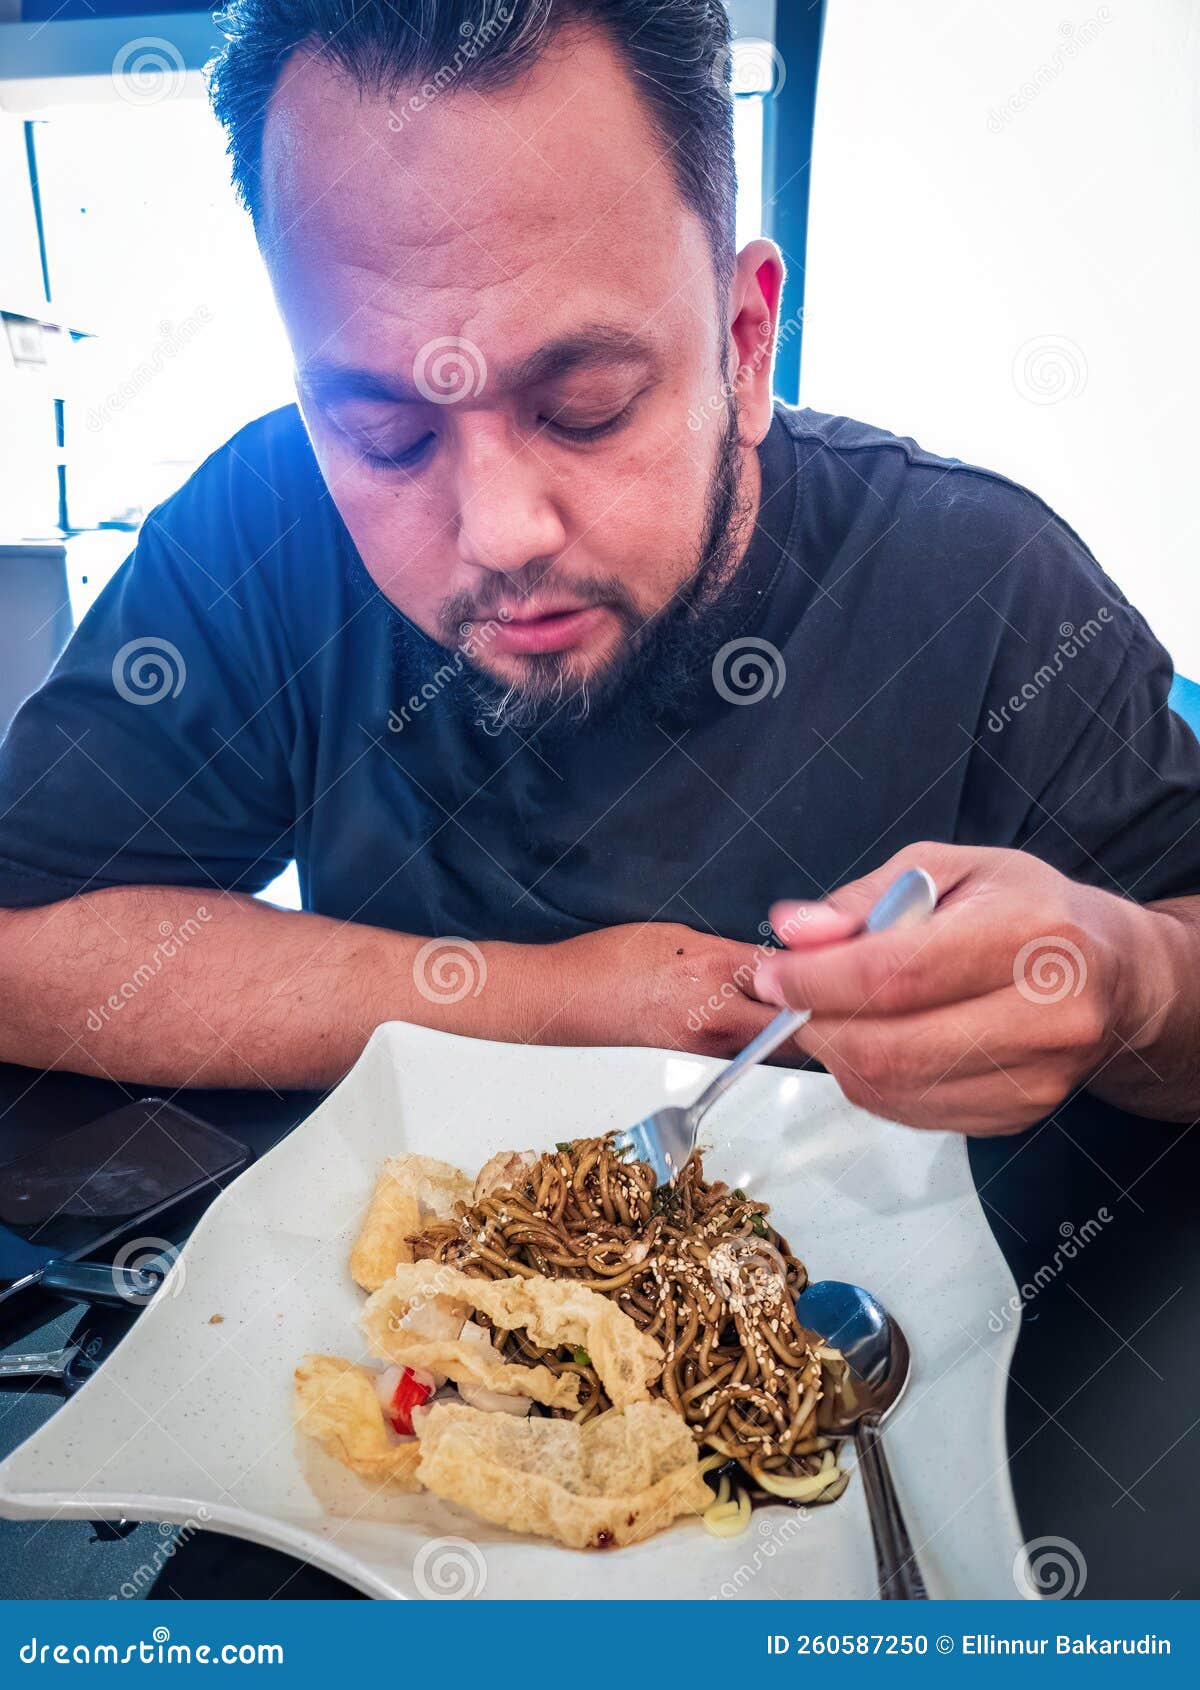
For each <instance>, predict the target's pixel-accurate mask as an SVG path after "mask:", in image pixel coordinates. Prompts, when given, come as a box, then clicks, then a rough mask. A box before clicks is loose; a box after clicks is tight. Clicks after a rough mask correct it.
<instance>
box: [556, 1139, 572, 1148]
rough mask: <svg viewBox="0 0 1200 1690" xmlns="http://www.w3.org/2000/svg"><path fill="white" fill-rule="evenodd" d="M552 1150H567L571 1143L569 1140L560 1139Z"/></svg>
mask: <svg viewBox="0 0 1200 1690" xmlns="http://www.w3.org/2000/svg"><path fill="white" fill-rule="evenodd" d="M554 1148H555V1149H556V1150H569V1149H570V1148H571V1141H570V1139H569V1138H560V1139H559V1141H558V1143H557V1144H556V1145H555V1146H554Z"/></svg>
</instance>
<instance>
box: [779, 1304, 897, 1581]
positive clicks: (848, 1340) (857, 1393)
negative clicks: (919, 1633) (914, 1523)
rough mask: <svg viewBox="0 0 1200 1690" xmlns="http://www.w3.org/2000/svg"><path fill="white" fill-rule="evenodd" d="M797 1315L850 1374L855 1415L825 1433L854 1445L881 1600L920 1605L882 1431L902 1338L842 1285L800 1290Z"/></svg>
mask: <svg viewBox="0 0 1200 1690" xmlns="http://www.w3.org/2000/svg"><path fill="white" fill-rule="evenodd" d="M796 1314H797V1316H798V1317H799V1319H800V1322H801V1324H802V1325H803V1326H807V1327H808V1329H809V1330H810V1331H811V1332H816V1333H819V1334H820V1336H821V1337H822V1338H824V1340H825V1342H826V1343H827V1344H830V1345H832V1347H833V1348H834V1349H836V1350H840V1351H841V1352H842V1354H843V1355H844V1356H845V1358H846V1360H847V1362H848V1363H849V1365H850V1372H851V1374H852V1375H853V1381H852V1382H853V1387H854V1397H855V1402H854V1408H853V1411H852V1412H851V1413H849V1414H847V1415H845V1416H844V1417H843V1418H842V1419H841V1420H840V1421H839V1422H838V1423H836V1424H835V1425H834V1426H832V1427H830V1428H829V1430H830V1431H831V1432H832V1433H833V1435H834V1436H845V1437H850V1438H853V1439H854V1448H855V1451H856V1453H857V1455H858V1469H859V1472H860V1473H861V1474H862V1481H863V1490H864V1492H865V1493H866V1498H867V1509H868V1511H869V1513H870V1516H871V1531H872V1534H873V1536H874V1539H875V1566H876V1570H877V1572H878V1575H879V1594H880V1596H881V1597H883V1598H884V1599H888V1600H912V1599H916V1600H925V1599H926V1598H927V1596H928V1592H927V1591H926V1589H925V1581H924V1579H923V1578H922V1577H921V1569H920V1567H919V1566H918V1564H917V1556H916V1551H915V1550H914V1549H913V1546H912V1540H911V1539H910V1537H909V1535H908V1529H907V1527H906V1526H905V1523H904V1514H903V1512H902V1510H901V1507H900V1499H899V1497H898V1496H897V1495H896V1487H895V1485H894V1484H893V1483H892V1475H891V1471H890V1469H889V1468H888V1464H887V1458H886V1457H885V1455H884V1453H883V1433H882V1431H881V1429H880V1428H881V1425H882V1422H883V1420H884V1419H885V1418H886V1416H887V1415H888V1413H889V1412H890V1411H891V1410H892V1409H893V1408H894V1407H895V1406H896V1404H897V1402H898V1401H899V1400H900V1396H901V1393H902V1392H903V1390H904V1387H905V1385H906V1384H907V1383H908V1373H909V1349H908V1340H907V1339H906V1338H905V1336H904V1333H903V1332H902V1331H901V1330H900V1328H899V1326H898V1325H897V1324H896V1322H895V1321H894V1320H893V1319H892V1317H891V1315H890V1314H889V1313H888V1312H887V1310H886V1309H885V1308H884V1306H883V1304H882V1303H881V1302H880V1301H879V1300H878V1298H876V1297H873V1296H872V1295H871V1293H870V1292H869V1291H864V1290H863V1288H862V1286H861V1285H847V1284H845V1283H844V1281H842V1280H840V1279H821V1280H818V1281H817V1283H816V1284H815V1285H810V1286H809V1287H808V1289H807V1290H805V1291H802V1292H801V1293H800V1295H799V1296H798V1297H797V1298H796Z"/></svg>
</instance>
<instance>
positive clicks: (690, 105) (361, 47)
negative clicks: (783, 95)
mask: <svg viewBox="0 0 1200 1690" xmlns="http://www.w3.org/2000/svg"><path fill="white" fill-rule="evenodd" d="M217 21H218V22H219V24H220V25H221V27H222V29H223V31H224V33H225V35H226V37H227V43H226V45H225V47H224V49H223V50H222V51H221V53H220V54H219V55H218V56H217V58H216V59H214V61H213V62H212V64H211V65H210V66H209V85H210V90H211V94H212V101H213V107H214V109H215V111H216V113H217V116H218V117H219V118H220V120H221V122H222V123H223V124H224V126H225V129H226V131H227V132H228V135H229V155H230V158H231V160H232V173H233V182H234V187H235V188H236V189H237V193H238V197H239V198H240V199H241V201H242V203H243V204H244V205H245V206H246V207H247V209H248V210H249V212H250V215H251V217H252V218H253V219H254V222H255V226H256V228H261V215H262V205H261V202H260V184H261V170H260V163H261V155H262V138H263V127H264V123H265V119H266V111H267V103H268V101H269V100H270V97H271V93H272V91H273V89H274V87H275V84H276V81H277V79H278V76H279V73H280V69H281V67H282V65H283V62H284V60H285V59H286V58H287V56H288V54H289V53H291V52H292V51H293V50H294V49H295V48H297V47H300V46H302V45H304V46H309V47H312V48H314V49H316V50H317V51H319V52H321V53H322V54H324V55H326V56H327V57H328V59H329V60H330V61H331V62H332V63H334V64H336V65H337V66H338V67H339V69H341V70H342V71H344V72H345V74H346V75H347V76H348V77H349V78H350V80H351V82H352V83H353V84H354V86H355V87H357V88H358V89H359V90H360V91H362V92H364V93H370V94H374V95H377V96H382V97H384V98H388V99H390V98H392V97H393V96H395V95H396V94H397V92H398V91H399V90H400V89H401V88H403V87H405V86H407V87H410V88H415V89H417V90H424V92H425V95H426V96H427V97H428V95H429V91H430V89H431V88H432V89H434V90H436V92H437V94H441V93H442V92H446V91H450V92H453V90H454V89H455V88H465V87H474V88H478V89H481V90H487V89H497V88H501V87H504V86H505V85H506V84H510V83H512V82H514V81H515V80H516V79H517V78H519V77H520V76H521V75H522V74H523V73H524V72H525V71H526V70H528V69H529V67H530V66H531V65H532V64H533V62H534V61H535V60H536V58H537V57H538V55H539V54H540V53H541V52H542V50H543V49H544V48H545V47H546V46H547V45H548V43H549V42H550V40H551V38H552V37H553V36H554V35H555V34H556V33H557V32H558V31H559V30H560V29H562V28H563V27H565V26H568V25H574V26H576V27H584V28H589V27H590V28H594V29H598V30H603V31H604V32H605V33H606V34H607V36H608V38H609V40H610V41H611V42H612V43H613V44H614V46H615V48H616V49H617V51H618V53H619V54H620V56H621V58H622V60H623V62H624V64H625V66H626V68H627V69H628V71H629V74H630V76H631V78H632V80H633V83H634V86H635V87H636V89H637V90H638V92H639V94H640V95H641V98H642V102H643V106H644V109H645V111H646V114H647V116H648V118H649V119H650V122H651V125H652V127H653V129H654V131H655V133H656V134H657V136H658V138H659V139H660V140H661V142H662V144H663V147H664V150H665V151H666V153H667V154H669V157H670V163H671V168H672V170H673V172H674V176H675V181H676V184H677V186H678V188H679V193H680V196H681V197H682V199H683V201H684V204H685V205H687V206H688V207H689V208H690V209H691V210H692V211H693V212H695V213H696V215H697V216H698V217H699V218H700V219H701V221H702V222H703V224H704V226H705V228H706V229H707V231H708V234H709V238H710V241H711V244H712V251H713V261H714V266H715V269H716V273H717V281H718V286H719V287H722V288H723V287H724V286H725V285H726V284H727V283H728V281H729V280H730V278H731V277H732V274H733V260H734V252H735V246H734V194H735V178H734V164H733V107H732V101H731V98H730V93H729V73H730V44H729V19H728V15H727V13H726V11H725V6H724V4H723V3H722V0H228V4H227V6H226V9H225V10H224V11H223V12H222V13H221V14H220V15H219V17H218V20H217ZM435 97H436V96H435ZM499 144H502V141H501V142H499Z"/></svg>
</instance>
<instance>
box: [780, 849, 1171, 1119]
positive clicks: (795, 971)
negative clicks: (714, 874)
mask: <svg viewBox="0 0 1200 1690" xmlns="http://www.w3.org/2000/svg"><path fill="white" fill-rule="evenodd" d="M916 867H920V868H924V869H927V870H928V872H929V873H930V874H931V875H932V877H933V879H934V881H935V883H936V885H937V888H938V892H939V894H940V902H939V904H938V907H937V909H936V910H935V911H934V913H933V915H932V916H931V917H930V919H929V920H928V921H927V922H925V923H923V924H921V925H919V926H916V927H910V928H904V929H899V930H895V931H891V932H884V933H878V934H864V933H861V932H860V931H859V929H860V927H861V923H862V920H863V918H864V917H865V915H866V913H867V911H868V910H869V909H870V907H871V905H872V904H873V903H875V902H876V900H877V899H878V898H879V897H880V896H881V895H882V893H883V892H884V891H885V890H886V889H887V887H888V886H889V885H890V884H891V882H892V881H893V880H894V879H895V878H896V876H897V875H898V874H900V873H901V872H902V870H904V869H907V868H916ZM771 920H772V924H773V926H774V928H775V931H776V933H777V934H778V935H779V937H780V938H781V939H782V940H783V941H784V943H785V945H786V946H787V947H788V948H787V950H786V951H780V952H776V953H775V954H774V955H772V956H770V957H769V958H766V959H765V960H764V961H763V962H761V963H760V964H759V967H758V970H757V973H756V975H755V981H754V985H753V986H752V987H751V991H752V992H753V993H754V994H756V995H757V996H759V997H760V998H762V999H763V1000H764V1001H765V1002H767V1003H774V1004H784V1003H786V1004H789V1005H791V1006H792V1007H793V1008H796V1009H811V1010H812V1012H813V1013H812V1019H811V1020H810V1021H809V1022H808V1023H807V1025H806V1026H805V1027H803V1028H802V1029H801V1031H800V1033H799V1034H798V1035H797V1041H796V1042H797V1043H798V1045H799V1046H800V1047H801V1049H802V1050H804V1051H805V1052H807V1053H808V1054H809V1055H810V1056H814V1057H816V1058H817V1060H818V1061H820V1062H821V1063H823V1064H824V1066H825V1067H826V1068H827V1069H828V1070H829V1072H830V1073H831V1074H832V1075H833V1076H834V1078H835V1079H836V1080H837V1082H838V1084H839V1085H840V1086H841V1088H842V1091H843V1092H844V1093H845V1094H846V1096H847V1097H848V1098H849V1099H850V1101H851V1102H852V1103H856V1104H860V1105H861V1106H862V1107H863V1108H865V1109H869V1110H870V1111H871V1112H872V1114H876V1115H883V1116H886V1117H888V1118H890V1119H892V1120H895V1121H902V1122H904V1123H906V1124H907V1125H909V1126H914V1127H941V1128H951V1129H954V1130H957V1131H960V1132H966V1133H980V1134H983V1133H1010V1132H1017V1131H1019V1130H1020V1129H1021V1128H1022V1127H1026V1126H1028V1125H1030V1124H1031V1123H1032V1122H1034V1121H1040V1120H1041V1119H1043V1117H1044V1116H1046V1115H1048V1114H1049V1113H1050V1112H1051V1111H1052V1110H1053V1109H1054V1108H1055V1107H1056V1106H1057V1105H1058V1104H1059V1103H1060V1102H1061V1101H1062V1100H1063V1099H1064V1098H1065V1097H1066V1096H1067V1095H1068V1094H1069V1093H1070V1092H1071V1091H1073V1090H1074V1089H1075V1088H1076V1087H1077V1086H1079V1085H1081V1084H1084V1083H1085V1082H1088V1081H1089V1080H1091V1079H1092V1078H1093V1077H1096V1076H1098V1075H1100V1074H1102V1071H1103V1070H1104V1068H1105V1066H1106V1065H1107V1064H1109V1063H1110V1062H1113V1061H1115V1060H1123V1059H1124V1058H1125V1057H1126V1056H1127V1055H1128V1054H1129V1053H1131V1052H1136V1051H1138V1050H1140V1049H1144V1048H1148V1047H1149V1046H1150V1045H1151V1044H1152V1043H1153V1041H1154V1038H1155V1036H1156V1033H1157V1028H1158V1024H1159V1023H1160V1021H1161V1020H1162V1019H1163V1018H1164V1017H1165V1016H1166V1013H1167V1009H1168V1006H1169V1003H1170V1000H1171V998H1172V996H1173V988H1172V968H1171V948H1170V945H1169V943H1168V942H1167V937H1166V934H1165V930H1164V924H1167V925H1168V926H1169V925H1170V922H1171V917H1170V916H1167V915H1163V914H1159V913H1156V912H1155V911H1153V910H1151V909H1145V908H1142V907H1141V906H1139V905H1137V904H1134V903H1131V902H1130V901H1129V900H1128V899H1125V898H1121V897H1117V896H1114V895H1113V894H1111V893H1109V892H1102V891H1099V890H1097V889H1096V888H1094V887H1089V886H1084V885H1081V884H1079V883H1078V882H1076V881H1073V880H1068V879H1067V878H1066V877H1065V876H1064V875H1062V874H1059V873H1058V871H1057V870H1055V869H1053V868H1050V867H1049V866H1048V865H1047V864H1045V863H1043V862H1041V861H1039V860H1038V859H1037V858H1036V857H1032V856H1029V855H1028V854H1027V853H1025V852H1023V851H1015V850H990V849H983V848H979V849H976V848H973V847H965V846H954V845H939V844H919V845H912V846H910V847H907V848H906V849H905V850H903V851H901V852H899V853H898V854H897V855H896V856H895V857H893V858H892V859H891V861H890V862H888V863H885V864H884V865H883V867H882V868H880V869H878V870H876V871H875V872H874V873H873V874H870V875H867V876H866V877H865V878H864V879H862V880H857V881H854V882H852V883H851V884H849V885H847V886H843V887H842V888H841V889H840V890H839V891H837V892H835V893H834V894H833V895H832V896H831V897H830V898H828V899H827V900H825V901H824V902H821V903H809V904H798V903H788V902H784V903H779V904H776V905H774V907H773V908H772V910H771Z"/></svg>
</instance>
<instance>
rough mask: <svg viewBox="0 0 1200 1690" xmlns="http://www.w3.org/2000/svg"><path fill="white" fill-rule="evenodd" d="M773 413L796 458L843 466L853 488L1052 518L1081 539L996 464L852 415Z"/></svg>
mask: <svg viewBox="0 0 1200 1690" xmlns="http://www.w3.org/2000/svg"><path fill="white" fill-rule="evenodd" d="M776 412H777V414H778V415H779V418H780V420H781V421H782V423H783V425H784V427H785V428H786V429H787V431H788V433H789V434H790V435H791V437H792V440H793V442H794V443H795V446H796V449H797V459H798V462H799V463H800V464H807V465H808V466H809V467H811V466H812V465H813V464H814V463H815V462H816V461H818V460H820V461H824V462H825V463H826V464H827V465H829V466H830V468H831V469H832V470H834V471H835V472H837V471H840V472H841V475H842V477H843V478H844V480H845V482H846V484H847V486H848V487H855V486H856V487H857V488H858V489H859V490H860V492H861V493H863V494H865V495H867V496H869V497H874V498H876V499H884V500H886V499H888V498H889V497H890V498H891V499H892V500H895V499H896V498H898V497H908V498H912V499H915V500H919V501H920V505H921V508H922V510H923V512H925V513H939V512H945V511H957V510H961V509H963V508H969V509H973V510H975V511H978V510H979V509H981V508H987V509H990V510H993V511H995V512H996V513H997V514H998V515H1000V516H1002V517H1005V518H1007V519H1008V520H1010V521H1017V520H1024V521H1028V522H1035V523H1036V522H1037V521H1038V520H1039V519H1040V520H1045V519H1046V518H1049V519H1050V520H1051V521H1053V522H1054V523H1056V524H1058V525H1059V526H1060V527H1061V528H1062V529H1064V530H1065V531H1066V532H1067V533H1070V534H1072V535H1073V537H1074V538H1075V540H1076V543H1077V544H1079V545H1081V546H1082V545H1083V541H1082V540H1080V539H1079V536H1078V535H1076V534H1075V533H1074V530H1073V529H1072V528H1070V526H1069V524H1068V523H1066V522H1064V521H1063V519H1062V518H1061V517H1060V516H1059V515H1058V514H1057V513H1056V512H1055V511H1053V510H1051V508H1050V506H1049V505H1048V504H1047V503H1046V502H1045V500H1044V499H1042V498H1040V497H1039V495H1038V494H1037V493H1035V492H1033V491H1032V490H1031V489H1030V488H1028V487H1024V486H1022V485H1021V483H1020V482H1018V481H1014V480H1013V479H1012V478H1011V477H1010V476H1007V475H1003V474H1001V473H1000V472H999V471H998V470H994V469H988V468H985V467H984V466H983V465H981V464H975V463H970V462H969V461H968V460H966V459H964V458H953V457H946V456H944V455H943V454H941V453H938V452H931V451H929V450H928V449H927V448H926V447H924V446H922V445H921V444H920V443H919V442H918V441H916V440H914V439H913V438H912V436H911V435H907V434H895V433H893V432H892V431H891V430H890V429H887V428H881V427H879V426H877V425H876V424H874V423H867V422H862V421H860V420H859V419H858V418H856V417H845V416H838V415H835V414H834V413H832V412H825V411H814V410H810V409H807V408H803V407H797V406H792V405H785V404H782V403H777V404H776ZM1085 549H1086V548H1085Z"/></svg>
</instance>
